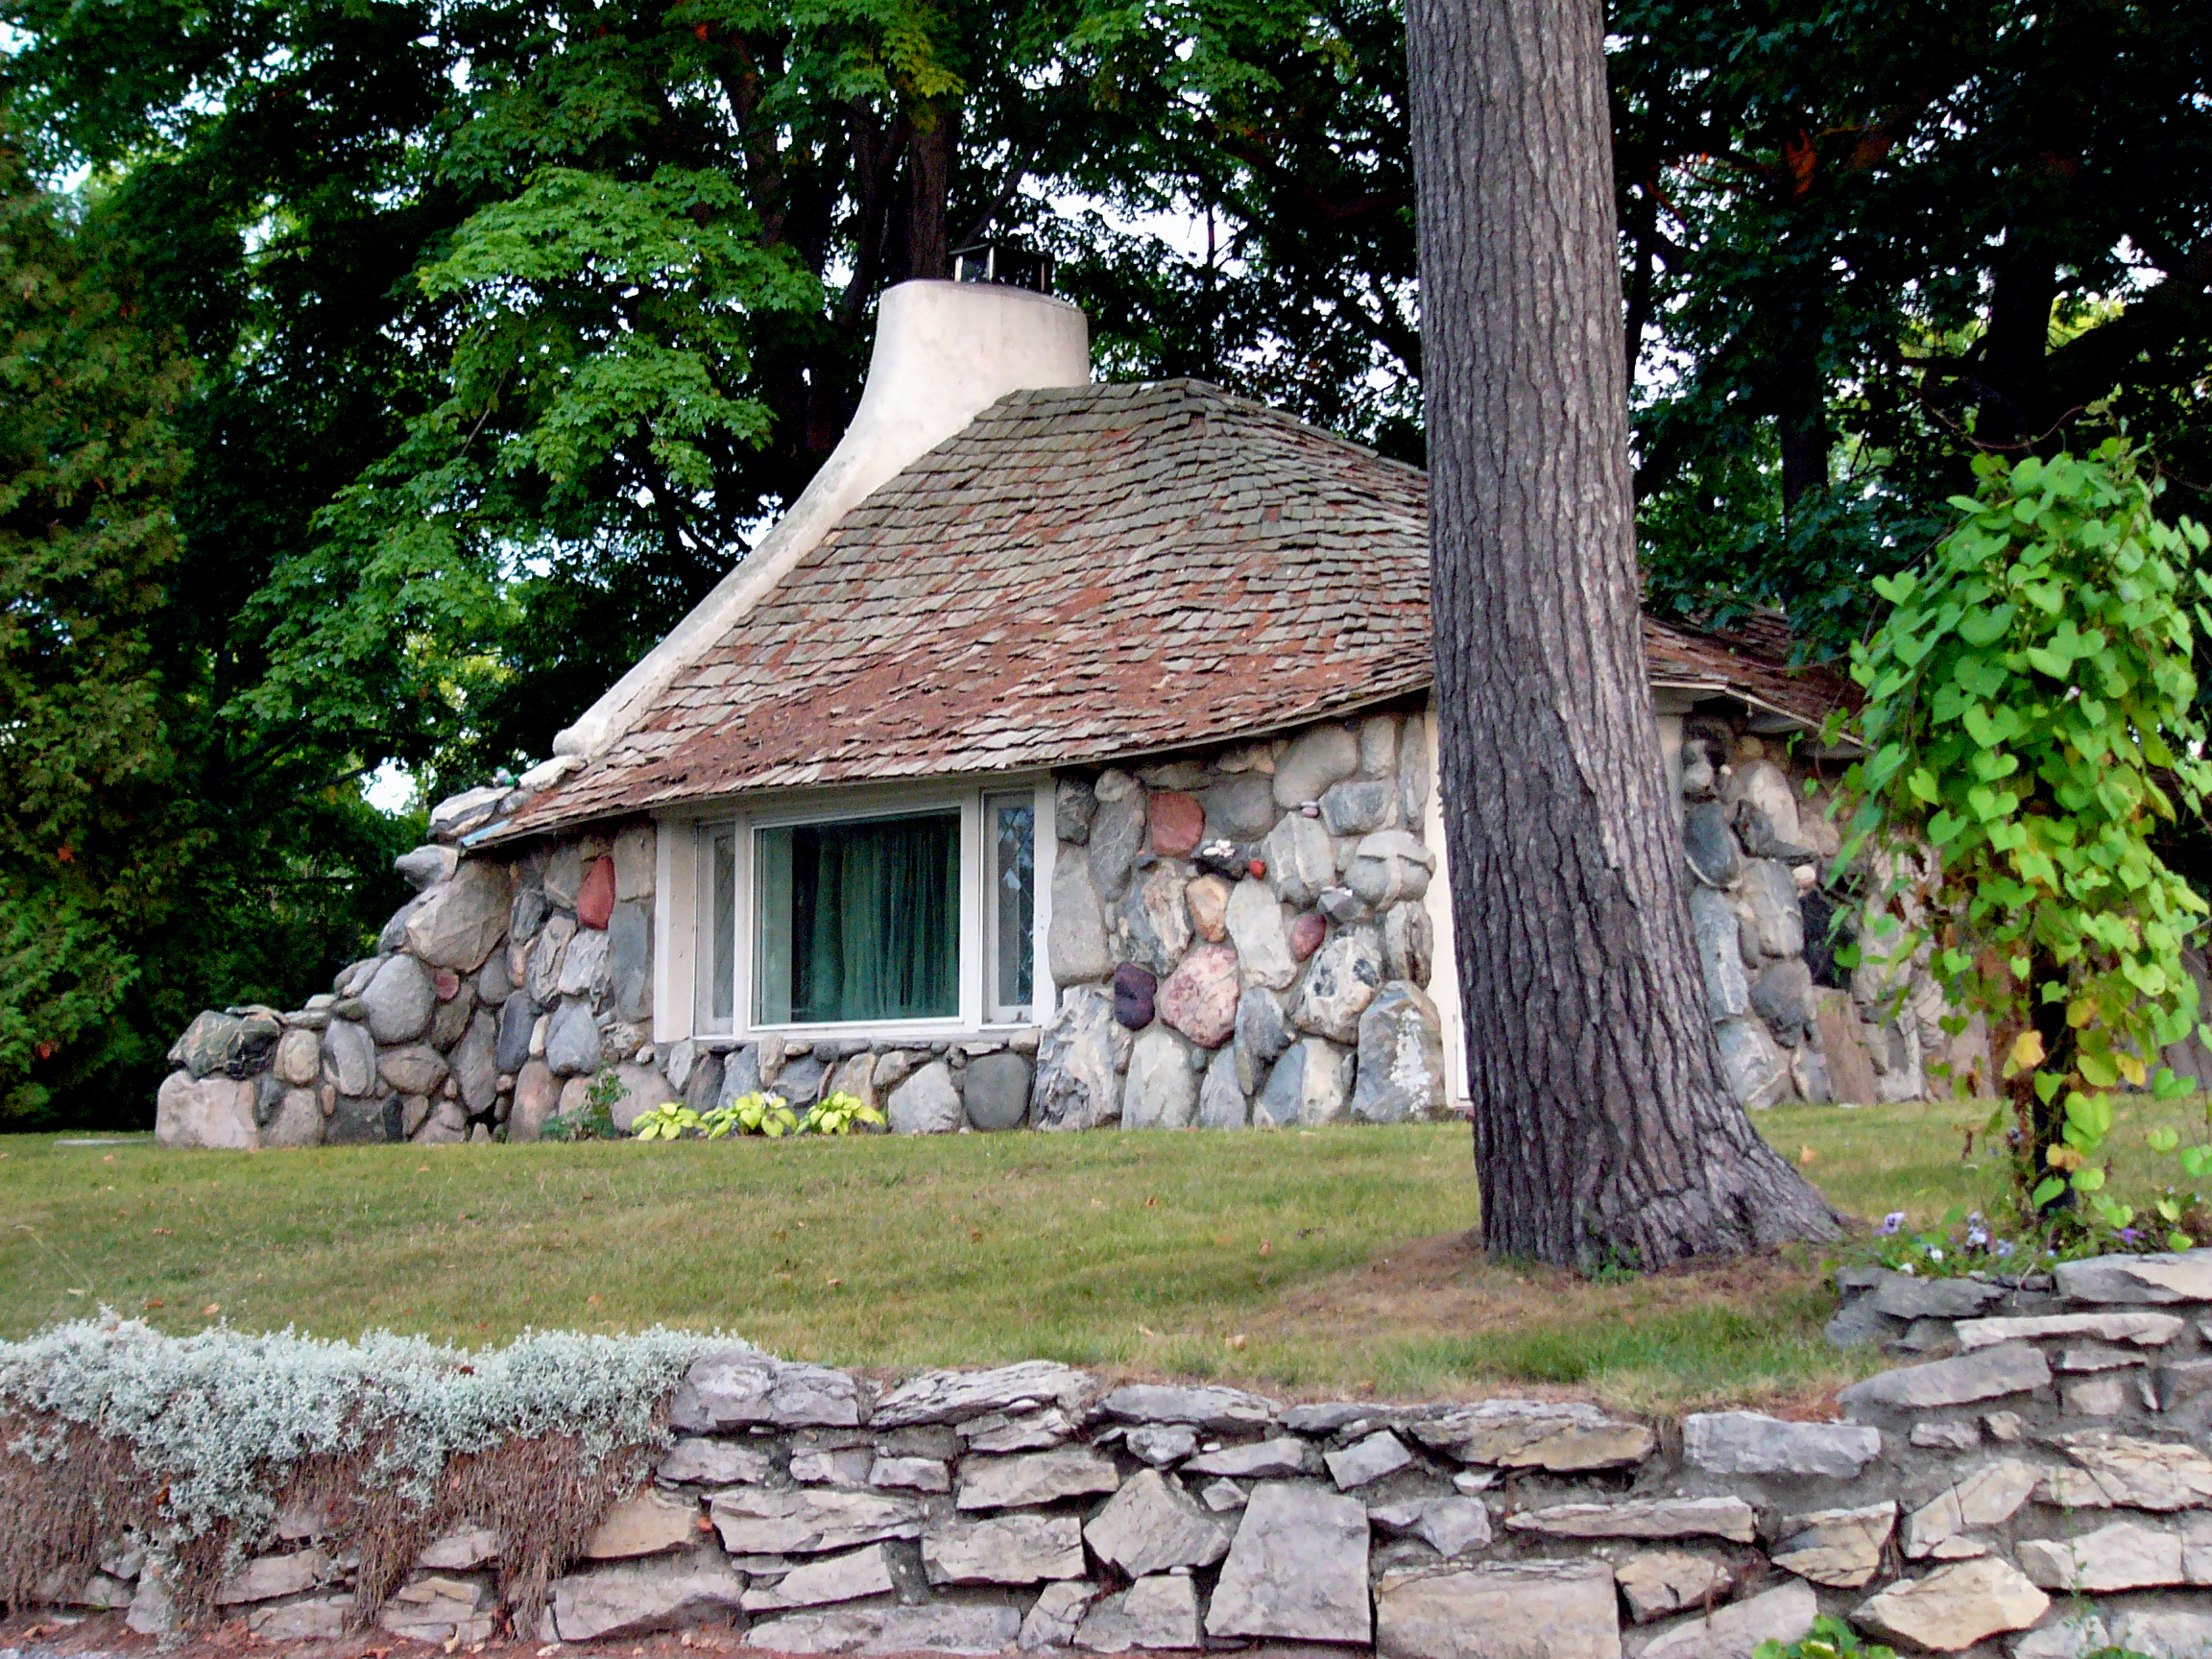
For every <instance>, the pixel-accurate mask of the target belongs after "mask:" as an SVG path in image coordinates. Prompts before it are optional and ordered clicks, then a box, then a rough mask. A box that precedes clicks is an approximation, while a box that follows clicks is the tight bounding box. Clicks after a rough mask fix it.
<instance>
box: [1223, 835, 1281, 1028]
mask: <svg viewBox="0 0 2212 1659" xmlns="http://www.w3.org/2000/svg"><path fill="white" fill-rule="evenodd" d="M1286 822H1288V820H1286ZM1227 926H1228V928H1229V938H1230V942H1231V943H1232V944H1233V945H1234V946H1235V947H1236V950H1237V964H1238V972H1239V973H1240V974H1242V976H1243V979H1244V982H1245V983H1246V984H1247V985H1259V986H1265V987H1267V988H1269V989H1271V990H1278V991H1279V990H1282V989H1284V988H1285V987H1286V986H1287V985H1288V984H1289V983H1290V982H1291V981H1292V980H1293V979H1295V978H1297V977H1298V961H1297V958H1296V957H1294V956H1293V955H1291V953H1290V927H1289V921H1288V918H1287V917H1286V916H1285V914H1284V911H1283V906H1282V904H1281V903H1280V902H1277V900H1276V897H1275V895H1274V893H1273V892H1271V891H1270V890H1269V889H1268V886H1267V884H1266V883H1265V882H1264V881H1257V880H1253V879H1250V878H1246V879H1245V880H1242V881H1239V882H1238V883H1237V887H1236V891H1235V892H1233V893H1231V894H1230V896H1229V907H1228V912H1227Z"/></svg>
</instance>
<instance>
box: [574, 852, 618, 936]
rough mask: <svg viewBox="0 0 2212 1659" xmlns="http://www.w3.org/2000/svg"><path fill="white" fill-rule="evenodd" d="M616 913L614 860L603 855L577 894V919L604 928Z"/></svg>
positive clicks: (591, 925) (588, 925)
mask: <svg viewBox="0 0 2212 1659" xmlns="http://www.w3.org/2000/svg"><path fill="white" fill-rule="evenodd" d="M613 914H614V860H613V857H611V856H609V857H602V858H601V859H600V860H599V862H598V863H596V864H594V865H592V866H591V868H590V870H589V872H588V873H587V874H586V875H585V878H584V886H583V888H582V889H581V890H580V891H579V892H578V893H577V895H576V920H577V921H578V922H580V923H582V924H583V925H584V926H587V927H600V928H604V927H605V926H607V923H608V919H609V918H611V917H612V916H613Z"/></svg>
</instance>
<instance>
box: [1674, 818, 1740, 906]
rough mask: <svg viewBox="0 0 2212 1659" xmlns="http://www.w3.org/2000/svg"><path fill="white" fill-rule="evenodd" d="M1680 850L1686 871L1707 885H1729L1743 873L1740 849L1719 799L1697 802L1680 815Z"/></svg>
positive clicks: (1732, 884)
mask: <svg viewBox="0 0 2212 1659" xmlns="http://www.w3.org/2000/svg"><path fill="white" fill-rule="evenodd" d="M1682 853H1683V856H1684V857H1686V858H1688V859H1689V861H1690V873H1691V874H1692V875H1693V876H1695V877H1696V878H1697V879H1698V880H1700V881H1702V882H1703V883H1704V884H1705V885H1706V886H1708V887H1732V886H1734V885H1735V884H1736V881H1737V879H1738V878H1740V877H1741V876H1742V875H1743V849H1741V848H1740V847H1738V846H1737V845H1736V831H1735V830H1734V829H1730V828H1729V827H1728V808H1727V806H1725V805H1722V804H1721V803H1720V802H1719V801H1704V802H1700V803H1699V804H1698V805H1695V806H1693V807H1691V808H1690V810H1689V811H1688V812H1686V813H1684V814H1683V817H1682Z"/></svg>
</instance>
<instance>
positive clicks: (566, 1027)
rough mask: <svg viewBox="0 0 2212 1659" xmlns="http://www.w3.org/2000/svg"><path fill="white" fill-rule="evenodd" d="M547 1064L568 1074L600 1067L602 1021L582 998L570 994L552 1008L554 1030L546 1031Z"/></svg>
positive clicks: (568, 1075)
mask: <svg viewBox="0 0 2212 1659" xmlns="http://www.w3.org/2000/svg"><path fill="white" fill-rule="evenodd" d="M545 1064H546V1065H548V1066H550V1067H551V1068H552V1069H553V1070H554V1071H555V1072H557V1073H559V1074H560V1075H562V1076H565V1077H572V1076H577V1075H579V1074H581V1073H583V1072H587V1071H596V1070H599V1022H598V1021H597V1020H596V1019H594V1018H593V1017H592V1014H591V1004H590V1003H589V1002H588V1001H586V1000H585V999H584V998H581V997H571V998H568V999H567V1000H566V1001H565V1002H563V1003H562V1004H561V1006H560V1007H559V1008H557V1009H555V1010H554V1011H553V1025H552V1029H550V1030H549V1031H547V1032H546V1033H545Z"/></svg>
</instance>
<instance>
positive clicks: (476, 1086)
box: [446, 1008, 499, 1114]
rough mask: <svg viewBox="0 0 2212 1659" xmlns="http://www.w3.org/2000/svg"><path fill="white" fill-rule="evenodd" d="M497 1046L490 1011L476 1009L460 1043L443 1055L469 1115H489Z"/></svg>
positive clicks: (495, 1025) (495, 1089)
mask: <svg viewBox="0 0 2212 1659" xmlns="http://www.w3.org/2000/svg"><path fill="white" fill-rule="evenodd" d="M497 1046H498V1021H497V1020H496V1018H494V1016H493V1013H492V1010H491V1009H489V1008H479V1009H478V1010H477V1011H476V1017H475V1018H474V1019H473V1020H471V1021H469V1029H468V1030H467V1031H466V1032H464V1033H463V1034H462V1037H461V1041H460V1042H458V1043H456V1044H454V1045H453V1051H452V1053H451V1054H449V1055H447V1056H446V1059H447V1063H448V1064H449V1065H450V1066H451V1067H452V1069H453V1081H454V1084H455V1085H456V1086H457V1087H458V1088H459V1089H460V1091H461V1103H462V1104H463V1105H464V1106H466V1107H468V1108H469V1111H471V1112H474V1113H478V1114H482V1113H485V1112H489V1111H491V1110H492V1102H493V1100H495V1099H497V1098H498V1094H499V1063H498V1060H497V1057H496V1056H497Z"/></svg>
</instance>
